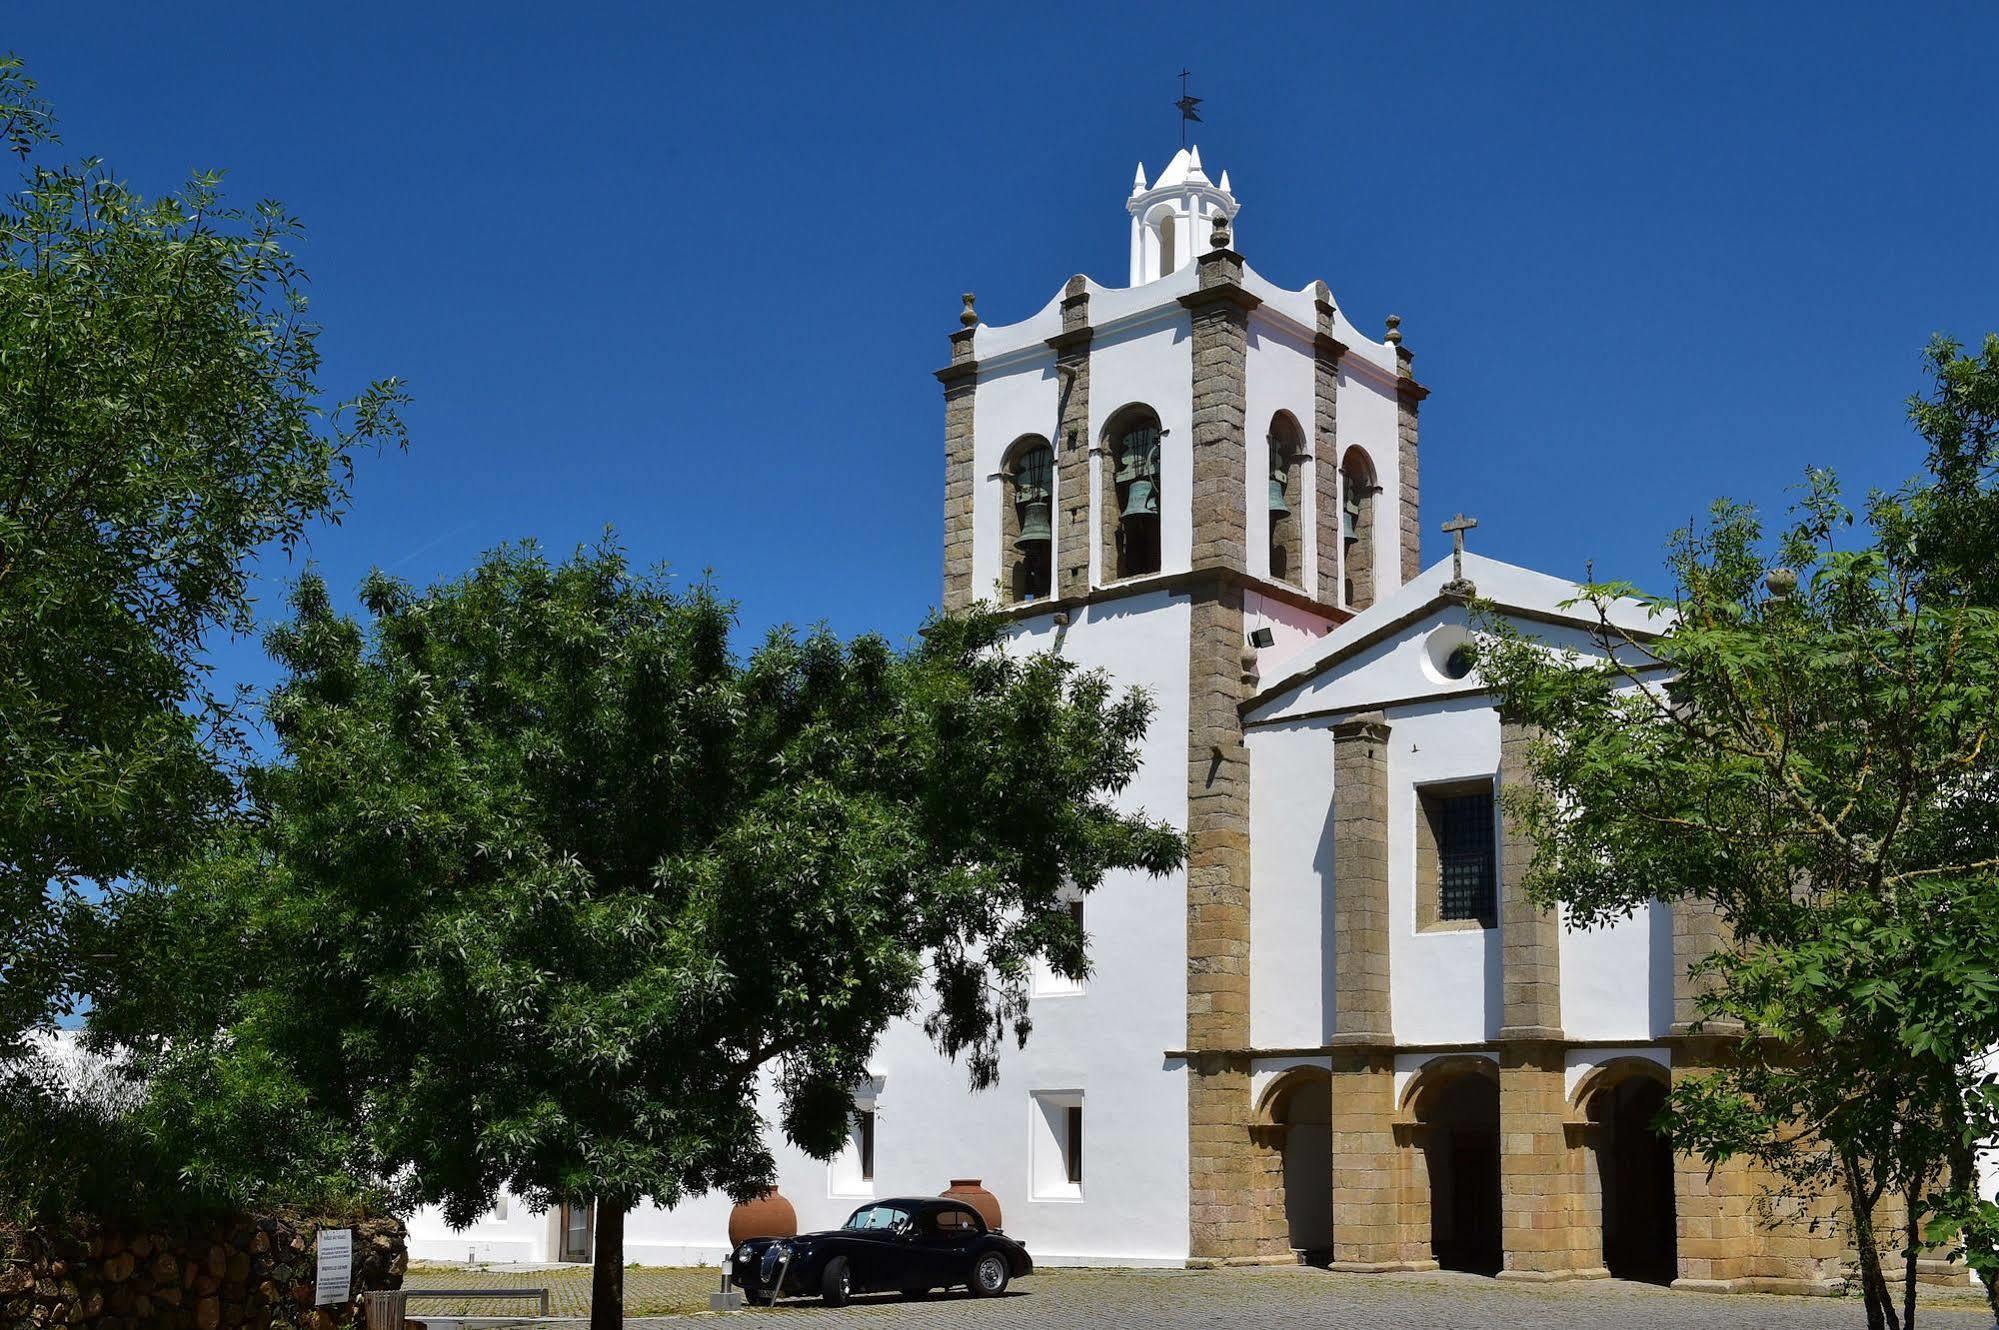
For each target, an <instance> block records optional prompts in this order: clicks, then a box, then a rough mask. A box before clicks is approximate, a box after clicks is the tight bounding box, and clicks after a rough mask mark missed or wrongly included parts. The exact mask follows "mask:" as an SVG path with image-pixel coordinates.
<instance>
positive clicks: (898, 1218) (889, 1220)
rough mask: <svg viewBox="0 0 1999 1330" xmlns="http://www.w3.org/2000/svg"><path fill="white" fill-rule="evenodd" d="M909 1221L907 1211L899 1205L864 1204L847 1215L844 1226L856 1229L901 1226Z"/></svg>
mask: <svg viewBox="0 0 1999 1330" xmlns="http://www.w3.org/2000/svg"><path fill="white" fill-rule="evenodd" d="M908 1222H909V1211H907V1210H905V1209H903V1208H902V1207H901V1206H899V1205H864V1206H862V1207H861V1208H860V1209H858V1210H856V1211H854V1213H853V1214H851V1215H849V1216H847V1222H846V1223H845V1224H844V1225H842V1227H844V1228H848V1229H853V1230H856V1231H861V1230H872V1229H882V1228H901V1227H902V1226H903V1225H904V1224H907V1223H908Z"/></svg>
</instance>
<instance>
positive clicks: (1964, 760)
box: [1482, 338, 1999, 1330]
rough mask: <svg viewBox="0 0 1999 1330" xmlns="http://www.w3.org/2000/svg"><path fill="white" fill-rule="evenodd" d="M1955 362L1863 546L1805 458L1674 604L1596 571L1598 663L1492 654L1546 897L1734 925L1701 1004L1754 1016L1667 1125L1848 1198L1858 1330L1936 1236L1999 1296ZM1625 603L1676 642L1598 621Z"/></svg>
mask: <svg viewBox="0 0 1999 1330" xmlns="http://www.w3.org/2000/svg"><path fill="white" fill-rule="evenodd" d="M1958 350H1959V349H1958V348H1957V347H1956V346H1954V345H1952V344H1950V343H1945V342H1940V343H1938V344H1937V345H1935V346H1933V347H1932V349H1931V366H1932V368H1933V369H1934V370H1935V372H1936V375H1937V387H1936V390H1935V393H1934V395H1933V396H1931V397H1928V398H1923V399H1918V400H1917V401H1916V402H1915V403H1913V404H1912V416H1913V418H1914V420H1915V421H1916V423H1917V425H1918V428H1919V430H1920V432H1921V433H1922V434H1923V435H1924V437H1925V438H1926V439H1927V440H1929V442H1930V444H1931V454H1930V464H1931V470H1930V474H1929V476H1928V477H1926V478H1925V479H1924V480H1923V481H1921V482H1918V483H1912V484H1911V485H1910V486H1908V487H1906V488H1905V489H1904V490H1903V491H1902V492H1901V493H1899V494H1895V495H1883V494H1877V495H1874V496H1873V497H1872V498H1871V500H1870V502H1869V505H1868V508H1867V512H1866V520H1865V522H1864V523H1862V524H1861V525H1860V527H1859V534H1860V536H1861V539H1860V541H1859V542H1858V543H1853V542H1851V541H1850V539H1849V532H1850V531H1851V529H1853V528H1854V526H1855V522H1854V518H1853V516H1852V514H1851V513H1849V512H1848V511H1847V510H1846V509H1845V508H1844V507H1843V506H1842V505H1841V503H1840V501H1839V498H1838V494H1837V490H1836V487H1835V485H1834V482H1833V480H1832V478H1831V477H1830V476H1829V475H1827V474H1825V473H1823V472H1814V473H1812V474H1811V476H1810V481H1809V484H1808V486H1807V490H1806V493H1805V494H1804V496H1803V497H1802V499H1801V500H1800V502H1799V504H1798V505H1797V508H1796V510H1795V512H1794V515H1793V521H1792V522H1791V524H1790V525H1789V527H1788V528H1787V529H1785V530H1784V531H1782V532H1781V533H1780V534H1779V535H1778V536H1777V537H1776V538H1775V540H1774V542H1770V543H1766V541H1765V539H1764V531H1763V528H1762V526H1761V524H1760V522H1759V520H1758V518H1757V516H1756V515H1755V513H1754V512H1753V511H1752V510H1750V509H1748V508H1746V507H1743V506H1740V505H1736V504H1731V503H1727V502H1721V503H1717V504H1716V505H1715V508H1714V510H1713V515H1712V519H1711V521H1710V522H1709V524H1708V525H1707V526H1706V527H1705V529H1702V530H1695V529H1691V528H1690V529H1687V530H1684V531H1681V532H1679V533H1678V534H1677V535H1676V536H1675V538H1674V542H1673V544H1672V546H1671V557H1670V566H1671V569H1672V572H1673V575H1674V580H1675V582H1676V583H1677V588H1678V589H1677V590H1676V592H1675V594H1673V595H1672V596H1670V597H1647V596H1643V595H1640V594H1639V593H1638V592H1636V591H1635V590H1634V589H1633V588H1631V587H1630V586H1627V585H1624V584H1621V583H1602V584H1593V585H1589V586H1586V587H1584V588H1583V590H1582V599H1583V600H1584V601H1586V602H1588V603H1589V604H1591V605H1594V606H1595V607H1596V609H1597V611H1598V615H1597V617H1598V621H1599V622H1598V626H1597V628H1596V629H1595V630H1594V632H1595V637H1596V640H1597V645H1598V647H1599V648H1600V649H1601V650H1602V652H1603V656H1602V659H1601V661H1599V662H1592V661H1587V660H1583V659H1579V658H1576V657H1573V656H1566V655H1562V654H1559V653H1554V652H1551V651H1549V650H1547V649H1546V648H1545V647H1543V646H1542V645H1541V644H1539V643H1537V642H1535V641H1533V640H1531V639H1528V638H1525V637H1522V636H1518V635H1514V634H1511V633H1509V632H1507V631H1505V630H1504V628H1503V627H1502V626H1501V625H1500V624H1499V623H1498V622H1497V621H1496V619H1492V618H1488V624H1489V626H1490V627H1491V628H1492V629H1493V633H1492V636H1491V637H1490V639H1489V640H1488V643H1487V645H1486V646H1485V648H1484V650H1483V661H1482V667H1483V669H1484V671H1485V674H1486V677H1487V678H1488V679H1489V680H1490V681H1491V682H1492V683H1493V685H1494V686H1495V688H1496V689H1497V691H1498V692H1499V694H1500V696H1501V698H1502V702H1503V705H1504V706H1505V707H1506V708H1508V709H1509V711H1510V713H1511V714H1512V715H1514V716H1516V717H1518V718H1519V719H1522V720H1524V721H1526V722H1529V723H1531V724H1532V725H1535V726H1537V727H1538V728H1539V731H1540V738H1539V741H1538V742H1537V744H1536V745H1535V746H1534V748H1533V751H1532V756H1531V762H1532V766H1533V770H1534V774H1535V776H1536V778H1537V783H1536V785H1535V786H1534V788H1531V789H1528V790H1524V791H1515V792H1513V793H1512V794H1510V795H1509V796H1508V800H1509V807H1511V808H1512V809H1513V810H1514V811H1515V812H1516V813H1518V814H1519V815H1520V816H1521V817H1522V819H1523V820H1524V822H1525V824H1526V826H1527V828H1528V830H1529V832H1530V834H1531V836H1532V838H1533V840H1534V842H1535V843H1536V846H1537V850H1538V853H1537V857H1536V859H1535V861H1534V865H1533V868H1532V869H1531V871H1530V873H1529V875H1528V884H1527V885H1528V888H1529V890H1530V892H1531V893H1532V894H1533V895H1534V897H1535V898H1536V899H1537V900H1539V901H1541V902H1543V903H1544V904H1550V905H1552V904H1554V903H1557V902H1559V903H1561V904H1562V905H1564V906H1566V907H1567V909H1568V912H1569V915H1570V918H1571V920H1572V922H1573V923H1574V924H1576V925H1578V926H1588V925H1592V924H1597V923H1602V922H1605V921H1608V920H1611V919H1615V918H1618V917H1620V916H1623V915H1625V914H1628V913H1629V912H1631V911H1632V910H1633V909H1635V908H1636V907H1637V906H1639V905H1640V904H1642V903H1643V902H1644V901H1645V900H1647V899H1648V898H1650V897H1653V896H1658V897H1660V898H1663V899H1666V900H1670V901H1673V902H1675V903H1676V904H1675V908H1676V909H1684V908H1702V909H1711V910H1713V911H1715V912H1716V913H1717V914H1718V916H1719V918H1720V922H1721V923H1722V924H1723V926H1724V930H1723V931H1724V933H1725V942H1724V945H1723V946H1722V947H1721V948H1720V949H1719V950H1718V951H1717V952H1716V953H1715V954H1714V955H1713V956H1712V957H1710V958H1708V959H1707V960H1705V961H1702V962H1700V963H1699V965H1698V967H1697V970H1698V973H1699V975H1700V977H1701V979H1702V981H1703V984H1704V993H1703V997H1702V999H1701V1001H1702V1017H1703V1020H1704V1022H1705V1023H1706V1025H1707V1028H1708V1029H1709V1030H1710V1031H1712V1032H1715V1033H1724V1032H1727V1033H1734V1032H1737V1031H1739V1036H1738V1037H1737V1038H1736V1041H1735V1047H1734V1049H1733V1055H1732V1056H1731V1057H1730V1058H1729V1059H1726V1060H1724V1062H1723V1064H1722V1065H1721V1066H1719V1067H1718V1068H1716V1070H1715V1071H1714V1073H1713V1074H1712V1075H1711V1076H1708V1077H1705V1078H1700V1079H1693V1080H1689V1081H1688V1082H1686V1083H1684V1084H1683V1085H1681V1086H1680V1087H1678V1088H1676V1089H1675V1091H1674V1093H1673V1096H1672V1099H1671V1101H1670V1103H1669V1112H1668V1125H1669V1128H1670V1130H1671V1132H1672V1135H1673V1137H1674V1140H1675V1144H1676V1145H1677V1146H1678V1147H1679V1148H1681V1149H1686V1150H1691V1151H1695V1152H1698V1153H1700V1154H1702V1155H1704V1156H1705V1157H1707V1158H1708V1159H1709V1160H1711V1161H1712V1160H1720V1159H1725V1158H1728V1157H1730V1156H1733V1155H1745V1156H1748V1157H1750V1158H1752V1159H1754V1160H1756V1161H1758V1162H1760V1163H1762V1164H1763V1165H1765V1166H1767V1167H1768V1168H1770V1169H1771V1170H1773V1171H1774V1172H1775V1173H1776V1174H1777V1175H1778V1176H1779V1177H1780V1178H1782V1179H1783V1180H1784V1181H1785V1182H1786V1183H1787V1184H1788V1185H1789V1186H1790V1188H1791V1189H1793V1190H1794V1191H1796V1192H1800V1193H1804V1194H1819V1193H1824V1192H1828V1191H1830V1192H1834V1193H1837V1194H1841V1195H1843V1198H1844V1201H1845V1204H1846V1208H1847V1212H1848V1214H1849V1216H1850V1218H1851V1221H1852V1223H1853V1229H1854V1232H1853V1236H1854V1241H1855V1245H1856V1249H1857V1251H1858V1253H1859V1258H1860V1277H1861V1280H1860V1282H1861V1288H1862V1292H1863V1294H1864V1296H1865V1298H1866V1303H1867V1313H1868V1321H1869V1324H1870V1326H1874V1327H1882V1326H1888V1327H1894V1326H1898V1325H1899V1326H1901V1327H1904V1328H1905V1330H1908V1328H1911V1327H1912V1326H1913V1322H1914V1317H1915V1310H1916V1307H1915V1287H1916V1260H1917V1256H1918V1254H1919V1252H1920V1251H1921V1250H1922V1249H1923V1248H1924V1246H1925V1244H1926V1243H1941V1244H1949V1243H1953V1242H1955V1243H1956V1244H1957V1245H1958V1247H1959V1249H1960V1250H1961V1251H1962V1252H1963V1253H1964V1254H1965V1255H1966V1256H1967V1257H1968V1258H1969V1260H1970V1263H1971V1264H1972V1265H1973V1267H1974V1268H1975V1269H1976V1270H1977V1271H1978V1272H1979V1274H1980V1275H1981V1276H1982V1277H1983V1278H1984V1279H1985V1281H1986V1287H1987V1292H1988V1295H1989V1296H1994V1298H1995V1303H1994V1305H1995V1311H1999V1295H1995V1294H1994V1293H1993V1280H1994V1277H1995V1275H1999V1243H1995V1239H1999V1208H1995V1206H1994V1205H1993V1202H1992V1201H1991V1200H1989V1199H1985V1198H1982V1197H1980V1196H1979V1195H1978V1192H1977V1185H1978V1180H1977V1171H1976V1149H1977V1147H1978V1145H1979V1144H1980V1143H1981V1142H1982V1141H1986V1140H1989V1139H1990V1138H1991V1137H1992V1136H1993V1133H1994V1129H1995V1126H1999V1090H1995V1087H1994V1076H1993V1073H1992V1071H1991V1069H1990V1064H1989V1063H1988V1061H1987V1054H1988V1052H1989V1051H1990V1050H1992V1049H1993V1047H1994V1046H1995V1045H1999V733H1995V727H1999V608H1995V603H1994V602H1995V596H1994V588H1993V585H1992V582H1991V572H1990V570H1991V568H1992V567H1993V566H1994V564H1993V559H1994V556H1995V554H1999V549H1995V548H1994V547H1993V546H1991V545H1989V544H1988V545H1986V546H1984V547H1983V550H1982V552H1981V550H1980V549H1979V548H1978V547H1977V545H1976V544H1975V542H1974V541H1973V540H1972V539H1971V537H1972V536H1973V534H1974V533H1977V532H1981V531H1982V532H1984V533H1985V535H1984V536H1983V537H1980V538H1981V539H1986V540H1989V539H1990V538H1991V537H1992V536H1993V535H1994V534H1999V522H1995V521H1993V519H1992V514H1993V513H1994V511H1995V500H1994V499H1993V497H1992V494H1991V479H1992V475H1993V463H1994V461H1995V460H1999V459H1995V456H1994V452H1993V439H1994V434H1993V428H1992V426H1993V419H1994V411H1993V408H1994V405H1995V404H1999V338H1995V339H1989V340H1988V341H1987V343H1986V345H1985V348H1984V351H1983V353H1982V356H1981V357H1979V358H1970V357H1964V356H1961V355H1959V354H1958ZM1623 596H1636V597H1637V598H1638V599H1639V600H1641V601H1642V602H1644V603H1645V604H1647V605H1649V606H1650V607H1651V608H1652V609H1654V610H1655V611H1657V612H1658V614H1659V615H1660V616H1661V618H1660V624H1661V627H1662V629H1663V633H1662V635H1661V636H1659V637H1657V638H1656V639H1649V640H1634V639H1633V638H1632V637H1631V636H1629V635H1627V634H1625V633H1622V632H1620V631H1619V630H1618V629H1617V628H1616V627H1615V626H1614V625H1613V624H1612V623H1611V621H1610V617H1609V614H1608V609H1609V607H1610V604H1611V602H1612V601H1613V600H1614V599H1615V598H1617V597H1623ZM1660 667H1664V668H1663V669H1662V668H1660ZM1662 677H1663V678H1665V679H1666V680H1668V682H1665V683H1664V684H1663V685H1662V684H1661V683H1660V682H1659V680H1660V679H1661V678H1662ZM1884 1201H1885V1202H1887V1207H1886V1209H1883V1208H1882V1207H1883V1203H1884ZM1883 1216H1887V1217H1889V1218H1891V1219H1892V1220H1893V1223H1894V1226H1895V1232H1894V1233H1893V1235H1892V1241H1894V1242H1896V1243H1897V1244H1898V1245H1899V1246H1900V1248H1901V1252H1902V1255H1903V1265H1902V1270H1901V1281H1900V1282H1901V1284H1902V1288H1901V1293H1902V1299H1901V1300H1902V1310H1901V1313H1900V1315H1899V1317H1898V1315H1897V1312H1896V1306H1895V1303H1896V1299H1895V1297H1894V1293H1893V1290H1892V1289H1891V1287H1890V1279H1889V1275H1888V1273H1887V1271H1886V1269H1885V1265H1884V1261H1883V1255H1882V1248H1883V1235H1882V1233H1881V1232H1880V1224H1881V1218H1882V1217H1883ZM1926 1220H1927V1223H1926Z"/></svg>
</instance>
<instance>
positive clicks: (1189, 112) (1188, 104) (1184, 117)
mask: <svg viewBox="0 0 1999 1330" xmlns="http://www.w3.org/2000/svg"><path fill="white" fill-rule="evenodd" d="M1193 72H1194V71H1193V70H1191V69H1183V70H1181V71H1180V100H1179V101H1177V102H1175V103H1173V104H1174V105H1175V106H1177V107H1179V108H1180V146H1181V147H1183V148H1184V147H1186V146H1187V122H1188V121H1189V120H1192V121H1194V122H1195V123H1196V124H1199V123H1200V121H1201V115H1200V112H1198V111H1196V110H1195V109H1194V108H1195V107H1197V106H1199V105H1200V104H1201V99H1200V98H1199V97H1195V96H1192V95H1190V94H1189V93H1188V91H1187V80H1188V79H1189V78H1190V77H1191V76H1192V75H1193Z"/></svg>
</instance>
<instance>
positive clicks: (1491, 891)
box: [1416, 780, 1499, 928]
mask: <svg viewBox="0 0 1999 1330" xmlns="http://www.w3.org/2000/svg"><path fill="white" fill-rule="evenodd" d="M1419 800H1420V802H1419V812H1420V816H1419V817H1418V819H1417V828H1416V830H1417V846H1416V868H1417V889H1418V909H1419V911H1420V916H1419V918H1420V922H1421V923H1422V924H1423V925H1424V926H1426V927H1434V926H1437V925H1442V924H1456V925H1459V926H1463V925H1467V924H1470V925H1476V926H1478V927H1482V928H1493V927H1496V926H1497V924H1498V920H1499V892H1498V859H1499V855H1498V845H1497V840H1498V835H1497V827H1496V825H1495V821H1494V817H1493V802H1492V782H1491V781H1490V780H1484V781H1479V782H1476V783H1468V784H1453V785H1449V786H1441V787H1436V788H1432V789H1426V790H1423V791H1422V792H1421V794H1420V796H1419Z"/></svg>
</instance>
